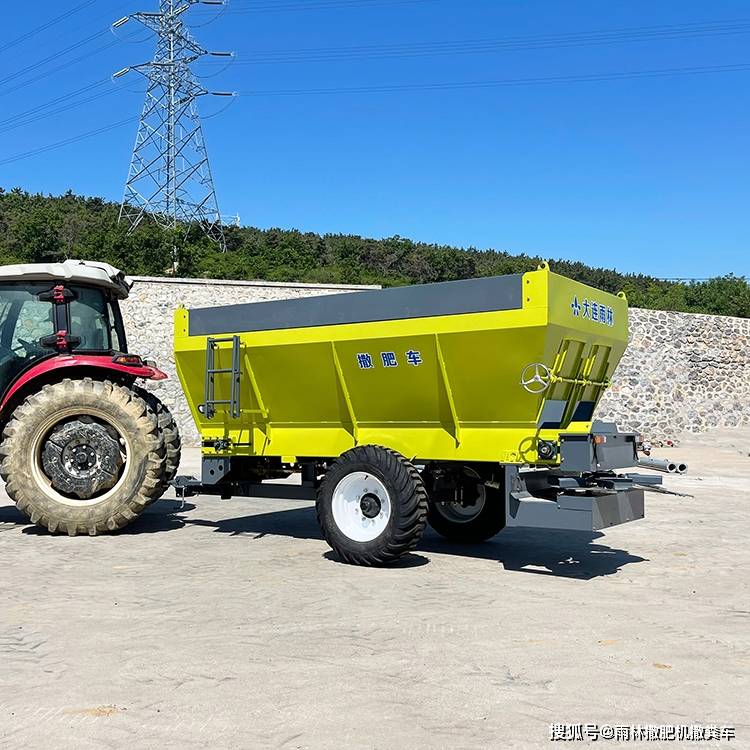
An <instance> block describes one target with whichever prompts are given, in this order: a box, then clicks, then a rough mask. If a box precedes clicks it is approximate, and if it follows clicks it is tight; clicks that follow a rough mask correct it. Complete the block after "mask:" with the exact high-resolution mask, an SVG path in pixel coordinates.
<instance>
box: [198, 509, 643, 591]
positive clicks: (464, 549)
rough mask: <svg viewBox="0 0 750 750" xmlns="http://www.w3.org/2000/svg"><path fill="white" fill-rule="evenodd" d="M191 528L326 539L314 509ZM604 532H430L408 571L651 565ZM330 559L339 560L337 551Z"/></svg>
mask: <svg viewBox="0 0 750 750" xmlns="http://www.w3.org/2000/svg"><path fill="white" fill-rule="evenodd" d="M185 523H186V524H188V525H197V526H208V527H211V528H213V529H214V530H215V531H216V532H218V533H223V534H232V535H247V536H250V537H252V538H254V539H261V538H263V537H264V536H266V535H269V534H270V535H274V536H286V537H292V538H296V539H322V534H321V533H320V529H319V528H318V524H317V520H316V518H315V509H314V508H313V507H305V508H293V509H289V510H278V511H272V512H270V513H259V514H257V515H250V516H241V517H236V518H226V519H222V520H219V521H208V520H205V519H196V518H185ZM604 536H605V535H604V534H602V533H601V532H577V531H542V530H538V529H518V528H515V529H506V530H505V531H503V532H501V533H500V534H499V535H498V536H496V537H495V538H494V539H491V540H490V541H488V542H484V543H482V544H469V545H463V544H455V543H452V542H449V541H447V540H445V539H443V538H442V537H441V536H439V535H437V534H436V533H435V532H434V531H432V530H431V529H427V531H426V532H425V535H424V537H423V538H422V541H421V542H420V544H419V545H418V546H417V549H416V552H417V553H421V554H417V555H412V556H411V557H414V558H420V559H418V560H417V559H411V558H410V557H407V558H405V559H404V560H403V562H402V567H414V566H419V565H423V564H424V562H425V561H424V558H422V555H423V554H424V553H435V554H441V555H456V556H460V557H473V558H477V559H482V560H494V561H497V562H498V563H500V564H501V565H502V566H503V568H504V569H505V570H507V571H512V572H519V573H533V574H536V575H551V576H557V577H562V578H575V579H579V580H590V579H592V578H599V577H602V576H608V575H613V574H614V573H617V572H618V571H619V570H621V569H622V568H623V567H625V566H626V565H630V564H633V563H639V562H644V561H646V558H643V557H639V556H637V555H632V554H631V553H630V552H628V551H627V550H624V549H618V548H616V547H610V546H608V545H607V544H604V543H599V542H598V540H600V539H602V538H603V537H604ZM324 557H326V559H329V560H335V561H338V558H337V556H336V555H335V554H334V553H333V552H326V553H325V555H324Z"/></svg>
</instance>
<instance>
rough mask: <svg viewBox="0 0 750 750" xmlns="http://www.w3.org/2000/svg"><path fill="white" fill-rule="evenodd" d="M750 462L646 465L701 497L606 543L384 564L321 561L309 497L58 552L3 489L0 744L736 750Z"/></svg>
mask: <svg viewBox="0 0 750 750" xmlns="http://www.w3.org/2000/svg"><path fill="white" fill-rule="evenodd" d="M749 451H750V430H742V431H732V432H730V431H724V432H721V433H714V434H711V435H706V436H703V437H700V438H692V439H690V440H686V441H685V442H683V443H682V445H681V446H680V447H679V448H678V449H663V450H658V451H655V454H657V455H661V456H664V457H670V458H671V457H676V458H680V459H685V460H686V461H687V462H688V463H689V464H690V474H689V475H688V476H685V477H672V478H669V479H668V480H667V486H669V487H671V488H674V489H676V490H679V491H682V492H689V493H692V494H694V496H695V497H694V498H679V497H672V496H660V495H649V496H648V498H647V510H646V519H645V520H643V521H639V522H636V523H630V524H626V525H624V526H621V527H618V528H615V529H613V530H611V531H609V532H607V533H606V534H598V533H596V534H575V533H568V532H558V533H553V532H533V531H522V530H518V529H514V530H509V531H508V532H504V533H502V534H501V535H500V536H498V537H497V538H496V539H494V540H493V541H491V542H489V543H486V544H483V545H479V546H474V547H469V548H464V547H457V546H453V545H451V544H448V543H446V542H444V541H442V540H441V539H440V538H439V537H437V536H435V535H434V534H433V533H432V532H428V533H427V535H426V536H425V538H424V540H423V543H422V544H421V546H420V548H419V549H418V551H417V552H416V553H415V554H412V555H410V556H409V557H408V558H406V559H405V560H404V562H403V564H402V565H401V566H399V567H397V568H391V569H381V570H371V569H363V568H357V567H351V566H347V565H343V564H340V563H339V562H337V561H336V560H335V558H334V557H333V556H332V555H331V554H329V552H328V548H327V546H326V544H325V543H324V542H323V541H322V539H321V537H320V534H319V532H318V528H317V525H316V522H315V517H314V511H313V509H312V507H311V505H310V504H309V503H303V502H295V501H291V502H288V501H278V500H241V499H237V500H231V501H220V500H216V499H212V498H196V499H195V500H194V501H192V502H190V503H189V504H188V505H186V507H185V508H184V509H180V507H179V505H178V504H177V503H176V502H175V501H174V500H163V501H161V502H160V503H158V504H157V505H155V506H154V507H152V508H151V509H150V510H149V511H148V513H147V514H146V515H145V516H144V517H143V518H142V519H141V520H139V521H138V522H137V523H136V524H134V525H133V526H132V527H130V529H128V530H127V531H126V533H121V534H119V535H118V536H114V537H97V538H74V539H69V538H67V537H53V536H50V535H48V534H46V533H42V532H39V531H38V530H36V529H35V528H33V527H31V526H29V525H28V524H27V523H26V522H25V520H24V519H23V518H22V517H21V516H20V514H19V513H18V512H17V511H16V510H15V508H14V507H13V506H12V505H11V504H10V502H9V501H8V500H7V497H6V496H5V495H2V496H1V497H0V549H2V568H0V594H1V598H0V746H2V747H8V748H45V750H47V749H49V748H77V749H78V748H102V747H109V748H126V747H127V748H144V747H145V748H151V747H153V748H157V747H158V748H176V749H180V750H182V749H184V748H203V747H210V748H272V747H279V748H282V747H283V748H383V749H384V750H385V749H391V748H430V749H431V750H436V749H438V748H537V747H554V746H559V745H563V746H570V745H574V746H579V747H581V746H583V743H570V742H550V740H549V736H550V724H551V723H572V724H579V723H580V724H598V725H630V724H633V725H635V724H641V725H642V724H657V725H662V724H675V725H681V724H688V725H690V724H696V723H697V724H702V725H708V724H715V725H728V726H732V727H734V728H735V730H736V739H735V740H733V741H732V742H727V741H724V742H706V743H693V744H689V743H682V742H664V743H660V742H649V743H647V744H644V745H643V746H644V747H646V746H647V747H651V748H656V747H669V748H675V747H682V746H685V747H688V746H689V747H717V746H730V747H737V748H748V747H750V718H749V716H750V712H748V707H749V706H750V698H749V696H750V679H748V673H749V671H750V597H749V596H748V593H749V591H750V576H749V575H748V571H750V531H749V530H750V486H749V484H750V483H749V482H748V479H749V478H750V457H749V456H748V452H749ZM197 460H198V457H197V453H196V452H191V453H190V455H189V456H188V458H187V460H186V462H185V469H186V470H188V471H190V472H192V473H195V471H196V469H197ZM615 745H619V746H620V747H623V746H627V747H639V746H641V745H640V743H625V744H622V743H616V742H604V741H600V742H598V743H596V746H597V747H599V746H615Z"/></svg>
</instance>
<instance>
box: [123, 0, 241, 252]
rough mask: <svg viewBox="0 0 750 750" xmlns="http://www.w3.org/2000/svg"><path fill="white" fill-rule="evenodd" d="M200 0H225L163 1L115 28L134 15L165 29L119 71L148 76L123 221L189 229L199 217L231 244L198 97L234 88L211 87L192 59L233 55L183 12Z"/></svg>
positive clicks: (215, 1) (214, 1) (210, 0)
mask: <svg viewBox="0 0 750 750" xmlns="http://www.w3.org/2000/svg"><path fill="white" fill-rule="evenodd" d="M195 4H202V5H224V4H225V2H224V0H159V12H158V13H147V12H140V13H135V14H133V15H131V16H126V17H125V18H121V19H120V20H119V21H116V22H115V23H114V24H113V28H115V29H116V28H119V27H120V26H122V25H124V24H125V23H127V22H128V21H130V20H131V19H132V20H135V21H138V22H140V23H141V24H143V25H144V26H145V27H146V28H148V29H150V30H151V31H153V32H154V33H156V34H157V36H158V41H157V47H156V54H155V55H154V59H153V60H152V61H151V62H147V63H143V64H141V65H133V66H131V67H129V68H124V69H123V70H121V71H119V72H117V73H115V75H114V77H115V78H119V77H121V76H123V75H125V74H126V73H128V72H130V71H131V70H132V71H136V72H137V73H140V74H141V75H143V76H144V77H145V78H146V80H147V82H148V85H147V89H146V101H145V103H144V105H143V111H142V114H141V121H140V125H139V127H138V135H137V136H136V141H135V147H134V148H133V156H132V159H131V163H130V170H129V172H128V177H127V181H126V183H125V195H124V197H123V201H122V206H121V208H120V219H119V220H120V222H126V223H127V224H128V226H129V232H132V231H133V230H134V229H135V228H136V227H137V226H138V225H139V224H140V223H141V222H142V221H143V220H144V218H147V217H149V216H150V217H152V218H153V219H154V220H155V221H156V222H157V223H158V224H159V225H160V226H162V227H164V228H166V229H177V228H179V227H184V230H185V233H187V232H188V231H189V229H190V227H191V225H194V224H199V225H200V226H201V227H202V228H203V230H204V231H205V233H206V234H207V235H208V236H209V237H210V238H211V239H212V240H213V241H215V242H217V243H218V244H219V246H220V247H221V249H222V250H223V251H226V241H225V238H224V229H223V226H222V222H221V214H220V213H219V205H218V201H217V199H216V189H215V188H214V182H213V177H212V175H211V167H210V165H209V161H208V152H207V150H206V144H205V141H204V139H203V129H202V127H201V120H200V115H199V114H198V107H197V105H196V101H197V99H198V98H199V97H201V96H205V95H207V94H212V95H215V96H232V94H230V93H227V92H217V91H208V90H206V89H205V88H203V86H202V85H201V84H200V81H199V79H198V77H197V76H196V75H195V74H194V73H193V71H192V69H191V67H190V66H191V64H192V63H194V62H196V61H197V60H199V59H201V58H202V57H205V56H207V55H211V56H216V57H232V56H233V55H232V53H231V52H209V51H208V50H206V49H204V48H203V47H201V46H200V44H198V42H196V41H195V39H194V38H193V37H192V35H191V34H190V31H189V30H188V28H187V27H186V26H185V24H184V23H183V16H184V14H185V12H186V11H188V10H189V9H190V7H191V6H193V5H195ZM175 255H176V248H175ZM175 259H176V258H175Z"/></svg>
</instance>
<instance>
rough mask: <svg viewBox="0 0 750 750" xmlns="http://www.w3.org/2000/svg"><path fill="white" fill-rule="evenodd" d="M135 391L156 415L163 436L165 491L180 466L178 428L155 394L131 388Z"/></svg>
mask: <svg viewBox="0 0 750 750" xmlns="http://www.w3.org/2000/svg"><path fill="white" fill-rule="evenodd" d="M133 390H134V391H135V393H136V394H137V395H138V396H140V397H141V398H142V399H143V400H144V401H145V402H146V404H147V405H148V406H149V408H150V409H151V410H152V411H153V412H154V414H155V415H156V421H157V424H158V425H159V430H160V432H161V433H162V435H163V436H164V448H165V451H166V453H165V456H164V462H163V464H162V481H161V484H162V486H163V489H162V491H163V492H164V491H166V490H167V488H168V487H169V483H170V482H171V481H172V480H173V479H174V478H175V477H176V476H177V470H178V469H179V467H180V458H181V456H182V440H181V438H180V429H179V427H178V426H177V422H176V421H175V418H174V417H173V416H172V412H171V411H170V410H169V409H168V408H167V406H166V405H165V404H164V402H163V401H162V400H161V399H159V398H158V397H157V396H156V394H154V393H152V392H151V391H147V390H146V389H145V388H138V387H135V388H133Z"/></svg>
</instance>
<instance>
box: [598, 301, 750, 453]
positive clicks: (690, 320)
mask: <svg viewBox="0 0 750 750" xmlns="http://www.w3.org/2000/svg"><path fill="white" fill-rule="evenodd" d="M597 416H598V417H599V418H601V419H614V420H616V421H617V422H618V423H619V424H620V425H621V426H622V427H623V428H625V427H627V428H630V429H634V430H640V431H641V432H643V434H644V435H646V436H647V437H650V438H654V439H664V438H669V437H673V436H675V435H677V434H678V433H680V432H703V431H705V430H709V429H713V428H717V427H737V426H739V425H741V424H748V423H750V320H748V319H746V318H730V317H722V316H718V315H696V314H692V313H676V312H662V311H655V310H639V309H637V308H635V309H634V308H631V310H630V346H629V347H628V350H627V351H626V353H625V356H624V357H623V359H622V361H621V362H620V366H619V367H618V369H617V372H616V374H615V379H614V383H613V385H612V387H611V388H610V389H609V391H608V392H607V393H606V394H605V396H604V398H603V399H602V402H601V403H600V405H599V410H598V413H597Z"/></svg>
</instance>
